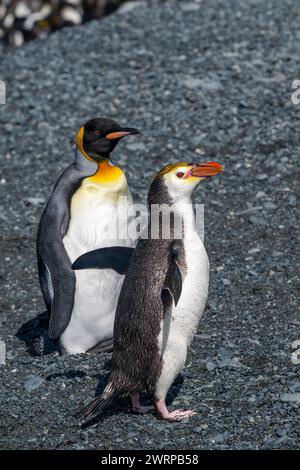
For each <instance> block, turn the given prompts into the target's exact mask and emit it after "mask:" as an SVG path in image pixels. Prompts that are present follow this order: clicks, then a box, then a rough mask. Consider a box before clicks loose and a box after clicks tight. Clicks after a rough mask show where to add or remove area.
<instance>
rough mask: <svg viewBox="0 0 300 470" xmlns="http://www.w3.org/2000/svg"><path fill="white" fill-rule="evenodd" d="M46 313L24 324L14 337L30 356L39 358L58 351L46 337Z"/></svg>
mask: <svg viewBox="0 0 300 470" xmlns="http://www.w3.org/2000/svg"><path fill="white" fill-rule="evenodd" d="M47 330H48V313H47V312H43V313H40V314H39V315H37V316H36V317H35V318H32V319H31V320H29V321H27V322H26V323H24V324H23V325H22V326H21V327H20V328H19V330H18V331H17V333H16V337H17V338H18V339H19V340H20V341H23V342H24V343H25V345H26V348H27V352H28V353H29V354H30V355H31V356H41V355H44V354H51V353H53V352H54V351H58V344H57V342H56V341H53V340H51V339H50V338H49V336H48V332H47Z"/></svg>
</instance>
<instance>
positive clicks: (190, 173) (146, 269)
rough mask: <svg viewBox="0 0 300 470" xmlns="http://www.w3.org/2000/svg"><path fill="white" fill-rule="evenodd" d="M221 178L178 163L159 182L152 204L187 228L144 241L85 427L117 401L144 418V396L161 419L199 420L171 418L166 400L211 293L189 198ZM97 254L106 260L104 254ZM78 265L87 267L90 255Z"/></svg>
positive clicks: (211, 167)
mask: <svg viewBox="0 0 300 470" xmlns="http://www.w3.org/2000/svg"><path fill="white" fill-rule="evenodd" d="M221 171H222V166H221V165H220V164H217V163H214V162H209V163H207V164H201V165H196V164H188V163H180V164H177V165H171V166H168V167H166V168H165V169H163V170H162V171H161V172H160V173H159V174H158V176H157V177H156V178H155V179H154V181H153V183H152V185H151V187H150V191H149V196H148V202H149V205H150V206H151V205H152V204H166V205H167V206H172V211H173V214H174V218H175V217H178V218H179V220H182V221H183V224H184V230H183V238H182V239H178V238H175V236H174V227H173V228H172V226H171V238H169V239H163V238H162V237H160V238H158V239H154V238H149V239H141V240H139V242H138V244H137V247H136V249H135V250H134V251H133V254H132V256H131V258H130V261H129V266H128V270H127V273H126V275H125V279H124V282H123V286H122V289H121V293H120V296H119V302H118V307H117V311H116V317H115V326H114V349H113V357H112V373H111V376H110V378H109V381H108V385H107V387H106V388H105V390H104V392H103V394H102V395H101V396H100V397H98V398H96V399H95V400H94V401H93V402H92V403H91V404H89V405H88V406H87V407H86V408H85V409H83V411H82V412H80V413H79V414H78V418H79V419H80V420H81V421H83V422H86V421H89V420H91V419H93V418H94V417H95V416H96V415H97V414H99V413H100V412H101V411H102V410H103V409H104V407H105V406H106V405H107V404H108V403H110V402H111V401H112V400H113V399H114V398H115V397H117V396H126V395H131V398H132V404H133V409H134V410H135V411H137V412H144V411H145V410H144V408H143V407H141V405H140V403H139V398H138V393H139V392H140V391H142V390H144V389H146V390H147V391H148V392H149V393H150V394H151V395H152V397H153V400H154V406H155V408H156V411H157V412H158V414H159V415H160V417H161V418H163V419H167V420H172V421H174V420H179V419H182V418H184V417H187V416H192V415H193V414H194V411H193V410H185V411H183V410H176V411H173V412H169V410H168V409H167V407H166V404H165V398H166V394H167V392H168V390H169V388H170V386H171V384H172V382H173V381H174V379H175V377H176V376H177V375H178V373H179V372H180V370H181V369H182V367H183V366H184V363H185V360H186V355H187V349H188V346H189V345H190V343H191V341H192V339H193V337H194V335H195V333H196V331H197V327H198V322H199V319H200V318H201V315H202V313H203V311H204V308H205V304H206V299H207V294H208V280H209V262H208V257H207V254H206V250H205V248H204V246H203V243H202V241H201V239H200V237H199V235H198V233H197V231H196V227H195V216H194V212H193V207H192V201H191V195H192V192H193V190H194V188H195V187H196V186H197V184H198V183H199V181H201V179H203V178H206V177H209V176H213V175H215V174H218V173H220V172H221ZM173 220H175V219H173ZM171 225H172V224H171ZM151 228H152V227H151V225H150V226H149V233H151ZM92 255H93V253H90V254H89V255H88V257H89V260H90V259H91V256H92ZM94 255H95V256H97V257H98V259H100V258H101V250H97V251H95V252H94ZM80 264H81V268H84V264H85V262H84V256H82V258H81V263H80Z"/></svg>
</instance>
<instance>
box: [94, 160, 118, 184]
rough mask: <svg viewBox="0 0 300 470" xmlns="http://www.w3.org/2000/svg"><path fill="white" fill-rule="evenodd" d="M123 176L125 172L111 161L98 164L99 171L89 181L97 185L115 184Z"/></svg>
mask: <svg viewBox="0 0 300 470" xmlns="http://www.w3.org/2000/svg"><path fill="white" fill-rule="evenodd" d="M122 176H123V171H122V170H121V169H120V168H118V167H117V166H114V165H111V164H110V162H109V160H104V161H103V162H100V163H99V164H98V171H97V173H95V174H94V175H93V176H90V177H89V178H88V181H89V182H91V183H96V184H105V183H114V182H116V181H117V180H118V179H120V178H121V177H122Z"/></svg>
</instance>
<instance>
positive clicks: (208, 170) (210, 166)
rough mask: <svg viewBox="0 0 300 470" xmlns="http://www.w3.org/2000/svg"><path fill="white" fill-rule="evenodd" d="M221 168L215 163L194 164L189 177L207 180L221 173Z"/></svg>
mask: <svg viewBox="0 0 300 470" xmlns="http://www.w3.org/2000/svg"><path fill="white" fill-rule="evenodd" d="M222 171H223V166H222V165H221V164H220V163H217V162H206V163H195V164H194V166H193V168H192V170H191V175H192V176H195V177H196V178H207V177H209V176H215V175H218V174H219V173H222Z"/></svg>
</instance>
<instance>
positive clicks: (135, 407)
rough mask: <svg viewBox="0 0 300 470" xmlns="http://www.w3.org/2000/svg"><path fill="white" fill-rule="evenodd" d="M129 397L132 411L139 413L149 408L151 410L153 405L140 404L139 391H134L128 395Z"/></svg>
mask: <svg viewBox="0 0 300 470" xmlns="http://www.w3.org/2000/svg"><path fill="white" fill-rule="evenodd" d="M130 398H131V407H132V411H133V413H139V414H146V413H148V412H149V411H150V410H153V408H154V407H153V406H152V405H151V406H142V405H141V403H140V394H139V393H134V394H133V395H131V396H130Z"/></svg>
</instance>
